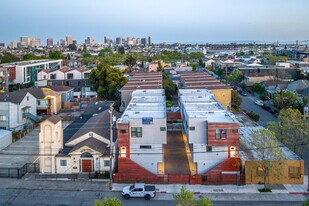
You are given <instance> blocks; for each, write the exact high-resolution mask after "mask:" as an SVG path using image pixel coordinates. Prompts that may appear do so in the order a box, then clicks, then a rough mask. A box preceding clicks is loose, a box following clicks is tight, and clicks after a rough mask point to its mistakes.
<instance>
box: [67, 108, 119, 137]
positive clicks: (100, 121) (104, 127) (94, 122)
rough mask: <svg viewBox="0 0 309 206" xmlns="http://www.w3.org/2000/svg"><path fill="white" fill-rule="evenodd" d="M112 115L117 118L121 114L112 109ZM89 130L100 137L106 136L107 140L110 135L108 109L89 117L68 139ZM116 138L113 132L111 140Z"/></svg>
mask: <svg viewBox="0 0 309 206" xmlns="http://www.w3.org/2000/svg"><path fill="white" fill-rule="evenodd" d="M113 115H114V116H116V117H117V118H119V117H120V116H121V115H120V113H118V112H116V111H113ZM89 132H93V133H96V134H97V135H100V136H101V137H104V138H107V139H108V140H109V135H110V114H109V110H108V109H106V110H105V111H103V112H101V113H99V114H96V115H95V116H93V117H91V118H90V119H89V120H88V121H87V122H86V123H85V124H84V125H83V126H81V127H80V129H79V130H78V131H77V132H76V133H75V134H74V135H73V136H72V137H71V138H70V139H69V140H68V142H71V141H73V140H75V139H77V138H79V137H81V136H83V135H84V134H87V133H89ZM115 140H116V134H115V132H114V133H113V141H115Z"/></svg>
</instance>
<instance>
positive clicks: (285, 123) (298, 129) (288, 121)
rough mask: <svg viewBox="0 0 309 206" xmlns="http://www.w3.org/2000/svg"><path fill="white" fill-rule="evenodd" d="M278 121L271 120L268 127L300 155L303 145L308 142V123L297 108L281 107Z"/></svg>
mask: <svg viewBox="0 0 309 206" xmlns="http://www.w3.org/2000/svg"><path fill="white" fill-rule="evenodd" d="M278 120H279V122H278V123H276V122H272V123H270V124H269V128H270V129H271V130H272V131H273V132H275V134H276V136H277V137H278V138H279V139H280V141H282V143H283V144H285V145H286V146H287V147H288V148H290V149H291V150H292V151H293V152H295V153H296V154H298V155H302V153H303V149H304V145H306V146H308V144H309V142H308V141H309V139H308V137H309V123H308V122H307V121H306V120H305V119H304V118H303V115H302V114H301V113H300V111H299V110H298V109H291V108H288V109H282V110H281V111H280V113H279V116H278Z"/></svg>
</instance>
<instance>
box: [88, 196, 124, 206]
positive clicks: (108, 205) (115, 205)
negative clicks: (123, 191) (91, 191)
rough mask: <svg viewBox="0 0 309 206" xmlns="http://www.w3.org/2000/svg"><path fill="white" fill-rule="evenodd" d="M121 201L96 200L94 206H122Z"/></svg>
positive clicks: (110, 199) (111, 198) (112, 199)
mask: <svg viewBox="0 0 309 206" xmlns="http://www.w3.org/2000/svg"><path fill="white" fill-rule="evenodd" d="M122 205H123V204H122V203H121V201H120V200H119V199H117V198H115V197H110V198H107V197H104V199H103V200H96V201H95V202H94V206H122Z"/></svg>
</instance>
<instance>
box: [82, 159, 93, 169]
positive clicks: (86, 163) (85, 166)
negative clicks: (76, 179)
mask: <svg viewBox="0 0 309 206" xmlns="http://www.w3.org/2000/svg"><path fill="white" fill-rule="evenodd" d="M82 172H92V160H82Z"/></svg>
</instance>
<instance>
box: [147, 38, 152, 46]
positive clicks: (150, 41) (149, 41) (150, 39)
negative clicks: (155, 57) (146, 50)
mask: <svg viewBox="0 0 309 206" xmlns="http://www.w3.org/2000/svg"><path fill="white" fill-rule="evenodd" d="M148 44H149V45H152V37H151V36H149V37H148Z"/></svg>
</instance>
